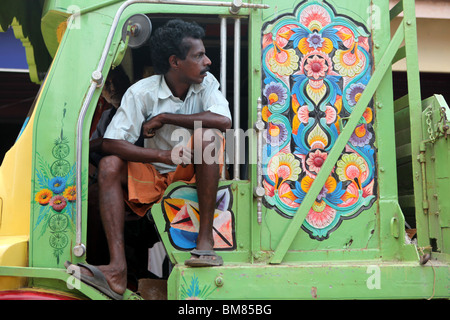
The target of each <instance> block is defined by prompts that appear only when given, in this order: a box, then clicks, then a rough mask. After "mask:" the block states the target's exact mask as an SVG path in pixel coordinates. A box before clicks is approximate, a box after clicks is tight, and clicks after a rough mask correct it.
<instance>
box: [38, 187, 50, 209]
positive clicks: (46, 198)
mask: <svg viewBox="0 0 450 320" xmlns="http://www.w3.org/2000/svg"><path fill="white" fill-rule="evenodd" d="M52 196H53V192H52V191H51V190H49V189H42V190H41V191H39V192H38V193H36V196H35V198H34V200H35V201H37V202H39V204H40V205H43V206H45V205H47V204H48V203H49V202H50V199H51V198H52Z"/></svg>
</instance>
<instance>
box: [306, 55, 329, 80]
mask: <svg viewBox="0 0 450 320" xmlns="http://www.w3.org/2000/svg"><path fill="white" fill-rule="evenodd" d="M304 69H305V71H306V75H307V76H308V77H309V78H313V79H315V80H319V79H320V78H323V77H325V72H326V71H327V70H328V66H327V65H326V64H325V60H324V59H321V58H320V57H318V56H313V57H312V58H308V59H307V62H306V65H305V67H304Z"/></svg>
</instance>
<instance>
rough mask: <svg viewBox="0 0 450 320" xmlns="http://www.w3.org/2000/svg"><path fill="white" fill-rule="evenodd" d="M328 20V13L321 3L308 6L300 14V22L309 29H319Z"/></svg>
mask: <svg viewBox="0 0 450 320" xmlns="http://www.w3.org/2000/svg"><path fill="white" fill-rule="evenodd" d="M330 22H331V17H330V14H329V13H328V12H327V10H325V8H323V7H322V6H321V5H311V6H308V7H306V8H305V10H304V11H303V12H302V13H301V15H300V23H301V24H302V25H304V26H306V27H307V28H308V29H310V30H314V29H316V30H320V29H322V28H323V27H324V26H326V25H328V24H329V23H330Z"/></svg>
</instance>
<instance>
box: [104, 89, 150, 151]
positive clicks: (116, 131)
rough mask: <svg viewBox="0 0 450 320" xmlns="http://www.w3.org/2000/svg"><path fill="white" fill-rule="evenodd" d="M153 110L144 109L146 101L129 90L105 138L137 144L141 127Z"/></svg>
mask: <svg viewBox="0 0 450 320" xmlns="http://www.w3.org/2000/svg"><path fill="white" fill-rule="evenodd" d="M149 110H151V108H145V107H144V101H143V99H142V97H139V94H137V93H135V92H134V90H130V89H129V90H128V91H127V92H126V93H125V94H124V96H123V98H122V102H121V104H120V107H119V109H118V110H117V112H116V114H115V115H114V118H113V119H112V121H111V123H110V124H109V126H108V128H107V130H106V132H105V135H104V138H107V139H115V140H126V141H128V142H130V143H133V144H134V143H135V142H136V141H137V140H138V139H139V137H140V135H141V127H142V124H143V123H144V121H145V120H146V119H147V117H148V116H149V113H151V112H149Z"/></svg>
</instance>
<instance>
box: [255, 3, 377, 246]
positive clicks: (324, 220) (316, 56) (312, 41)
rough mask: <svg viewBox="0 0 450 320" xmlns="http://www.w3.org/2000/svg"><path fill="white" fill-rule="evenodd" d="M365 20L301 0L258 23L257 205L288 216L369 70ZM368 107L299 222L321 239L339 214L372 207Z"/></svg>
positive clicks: (349, 215)
mask: <svg viewBox="0 0 450 320" xmlns="http://www.w3.org/2000/svg"><path fill="white" fill-rule="evenodd" d="M369 43H371V40H370V34H369V32H368V31H367V29H366V27H365V26H364V25H362V24H360V23H357V22H355V21H354V20H353V19H351V18H350V17H348V16H344V15H342V14H338V13H337V12H336V11H335V9H334V8H333V7H331V6H330V5H329V4H327V2H326V1H320V2H319V1H303V2H302V3H300V4H299V6H298V7H297V9H296V10H295V14H294V15H283V16H281V17H279V18H277V19H275V20H272V21H269V22H267V23H265V24H264V26H263V34H262V54H263V56H262V64H263V71H264V73H263V83H262V97H263V120H264V122H265V124H266V134H265V139H266V142H267V143H266V144H265V145H264V150H263V154H264V159H263V174H264V177H263V183H264V187H265V191H266V194H265V197H264V204H265V205H266V206H267V207H269V208H274V209H275V210H276V211H277V212H278V213H279V214H281V215H282V216H284V217H287V218H291V217H293V216H294V215H295V213H296V211H297V209H298V207H299V206H300V205H301V203H302V201H303V198H304V197H305V195H306V193H307V192H308V190H309V189H310V186H311V184H312V183H313V182H314V179H315V178H316V176H317V174H319V172H320V169H321V167H322V165H323V163H324V162H325V160H326V159H327V156H328V153H329V152H330V150H331V149H332V148H333V146H334V144H335V141H336V139H337V137H338V135H339V134H340V132H341V129H342V128H341V126H342V123H343V121H344V120H345V119H346V118H348V117H350V115H351V113H352V110H353V108H354V107H355V105H356V103H357V102H358V100H359V98H360V97H361V94H362V93H363V91H364V89H365V87H366V85H367V83H368V82H369V80H370V77H371V70H372V65H371V57H372V56H371V49H370V46H369ZM373 117H374V114H373V108H372V105H368V106H367V109H366V112H365V113H364V116H363V117H362V118H361V120H360V121H359V123H358V126H357V127H356V129H355V131H354V132H353V134H352V136H351V138H350V139H349V141H348V143H347V146H346V147H345V149H344V151H343V153H342V154H341V156H340V158H339V160H338V161H337V163H336V165H335V167H334V169H333V170H332V172H331V174H330V176H329V177H328V179H327V181H326V183H325V185H324V186H323V187H322V190H321V191H320V193H319V195H318V196H317V198H316V200H315V202H314V204H313V205H312V207H311V209H310V210H309V213H308V214H307V217H306V219H305V221H304V223H303V226H302V229H303V230H305V231H306V232H307V233H308V234H309V235H310V237H311V238H313V239H317V240H324V239H327V238H328V237H329V236H330V233H331V232H332V231H334V230H336V229H337V228H338V227H339V226H340V225H341V223H342V220H345V219H350V218H354V217H356V216H357V215H359V214H360V213H361V212H363V211H364V210H365V209H367V208H369V207H371V206H372V204H373V202H374V200H375V198H376V194H375V188H374V184H375V180H376V179H375V171H376V170H375V166H376V163H375V147H374V141H375V134H374V130H373V127H372V125H373Z"/></svg>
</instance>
